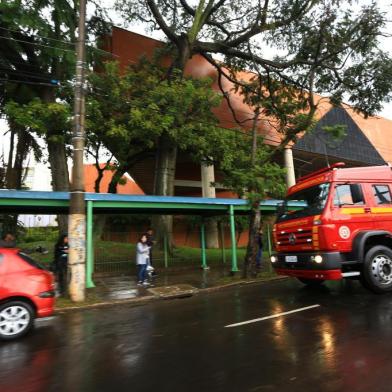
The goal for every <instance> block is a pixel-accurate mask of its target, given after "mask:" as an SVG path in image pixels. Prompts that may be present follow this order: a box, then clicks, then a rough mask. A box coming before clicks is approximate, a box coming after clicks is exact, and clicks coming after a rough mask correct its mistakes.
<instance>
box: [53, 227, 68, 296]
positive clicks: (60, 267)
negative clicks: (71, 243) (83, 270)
mask: <svg viewBox="0 0 392 392" xmlns="http://www.w3.org/2000/svg"><path fill="white" fill-rule="evenodd" d="M54 265H55V271H56V275H57V281H58V283H59V290H60V294H61V295H64V294H65V293H66V290H67V284H68V235H67V234H62V235H61V236H60V238H59V239H58V241H57V243H56V245H55V247H54Z"/></svg>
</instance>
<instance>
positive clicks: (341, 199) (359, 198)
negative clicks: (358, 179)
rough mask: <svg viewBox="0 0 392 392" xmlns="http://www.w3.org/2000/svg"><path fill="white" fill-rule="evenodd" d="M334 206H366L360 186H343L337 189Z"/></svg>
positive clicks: (338, 186)
mask: <svg viewBox="0 0 392 392" xmlns="http://www.w3.org/2000/svg"><path fill="white" fill-rule="evenodd" d="M333 204H334V206H339V207H341V206H347V205H348V206H355V205H362V204H365V201H364V198H363V193H362V188H361V185H359V184H342V185H337V186H336V188H335V196H334V199H333Z"/></svg>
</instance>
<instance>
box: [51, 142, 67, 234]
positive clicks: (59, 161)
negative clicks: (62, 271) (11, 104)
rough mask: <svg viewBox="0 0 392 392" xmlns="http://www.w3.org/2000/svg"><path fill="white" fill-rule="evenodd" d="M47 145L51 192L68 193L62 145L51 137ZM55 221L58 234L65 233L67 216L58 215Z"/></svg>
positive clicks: (64, 153)
mask: <svg viewBox="0 0 392 392" xmlns="http://www.w3.org/2000/svg"><path fill="white" fill-rule="evenodd" d="M47 144H48V155H49V164H50V170H51V172H52V187H53V190H54V191H55V192H68V191H69V172H68V165H67V155H66V152H65V146H64V143H60V142H58V141H57V140H56V139H54V138H53V137H52V136H49V137H48V138H47ZM57 221H58V226H59V231H60V233H67V231H68V215H58V216H57Z"/></svg>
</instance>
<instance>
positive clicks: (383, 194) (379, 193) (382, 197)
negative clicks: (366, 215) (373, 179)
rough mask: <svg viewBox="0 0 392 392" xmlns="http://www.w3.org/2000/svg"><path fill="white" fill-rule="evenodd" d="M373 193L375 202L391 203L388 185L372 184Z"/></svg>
mask: <svg viewBox="0 0 392 392" xmlns="http://www.w3.org/2000/svg"><path fill="white" fill-rule="evenodd" d="M373 195H374V199H375V200H376V203H377V204H391V203H392V198H391V191H390V190H389V186H388V185H373Z"/></svg>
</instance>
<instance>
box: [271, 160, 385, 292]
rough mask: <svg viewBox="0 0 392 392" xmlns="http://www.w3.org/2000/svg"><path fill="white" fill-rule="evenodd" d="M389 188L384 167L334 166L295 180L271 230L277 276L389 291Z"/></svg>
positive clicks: (311, 282)
mask: <svg viewBox="0 0 392 392" xmlns="http://www.w3.org/2000/svg"><path fill="white" fill-rule="evenodd" d="M391 185H392V168H391V167H389V166H372V167H357V168H344V164H343V163H337V164H335V165H332V166H331V167H328V168H325V169H322V170H319V171H316V172H314V173H312V174H310V175H308V176H305V177H302V178H300V179H299V181H298V183H297V184H296V185H294V186H292V187H291V188H290V189H289V190H288V194H287V197H286V199H285V200H284V202H283V204H282V206H281V208H280V209H279V211H278V216H277V221H276V224H275V226H274V232H273V235H274V242H275V249H276V254H274V255H273V256H271V262H272V265H273V267H274V268H275V270H276V272H277V273H278V274H281V275H288V276H294V277H296V278H298V279H299V280H300V281H301V282H303V283H305V284H309V285H315V284H320V283H322V282H323V281H325V280H340V279H343V278H351V279H360V280H361V282H362V284H363V285H364V286H365V287H366V288H368V289H370V290H372V291H373V292H376V293H384V292H388V291H392V196H391ZM290 205H291V206H290ZM294 205H295V206H297V207H296V209H294V210H293V208H294V207H293V206H294Z"/></svg>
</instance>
